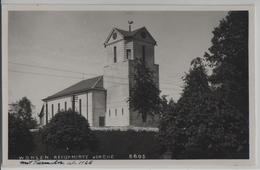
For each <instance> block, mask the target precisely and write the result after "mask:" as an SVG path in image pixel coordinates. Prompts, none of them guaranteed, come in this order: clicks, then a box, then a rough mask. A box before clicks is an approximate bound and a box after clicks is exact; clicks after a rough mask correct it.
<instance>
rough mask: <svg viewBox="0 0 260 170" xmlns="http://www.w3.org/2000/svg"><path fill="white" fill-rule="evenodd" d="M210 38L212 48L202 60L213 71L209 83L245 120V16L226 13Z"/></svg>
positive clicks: (246, 48)
mask: <svg viewBox="0 0 260 170" xmlns="http://www.w3.org/2000/svg"><path fill="white" fill-rule="evenodd" d="M213 34H214V37H213V38H212V40H211V42H212V46H211V47H210V48H209V53H206V54H205V56H204V57H205V59H206V60H207V61H208V64H209V66H210V67H212V68H213V74H212V75H211V76H210V82H211V83H212V85H215V86H216V87H219V88H218V93H221V95H222V97H224V98H226V100H227V101H228V102H229V103H230V104H232V105H233V106H234V107H236V108H237V109H238V110H240V111H241V112H242V113H243V114H244V115H245V116H248V105H249V99H248V96H249V92H248V89H249V88H248V12H247V11H237V12H236V11H234V12H229V13H228V15H227V16H226V18H224V19H223V20H222V21H221V22H220V24H219V26H218V27H217V28H215V29H214V31H213Z"/></svg>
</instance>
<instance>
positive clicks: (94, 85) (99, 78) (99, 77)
mask: <svg viewBox="0 0 260 170" xmlns="http://www.w3.org/2000/svg"><path fill="white" fill-rule="evenodd" d="M102 77H103V76H98V79H97V81H96V82H95V83H94V84H93V86H92V87H91V88H95V87H96V85H97V83H98V82H99V81H100V80H101V78H102Z"/></svg>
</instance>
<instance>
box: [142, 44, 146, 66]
mask: <svg viewBox="0 0 260 170" xmlns="http://www.w3.org/2000/svg"><path fill="white" fill-rule="evenodd" d="M142 58H143V62H145V45H143V46H142Z"/></svg>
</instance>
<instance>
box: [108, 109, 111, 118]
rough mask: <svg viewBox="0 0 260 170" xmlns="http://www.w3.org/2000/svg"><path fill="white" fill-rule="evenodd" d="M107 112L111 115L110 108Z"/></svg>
mask: <svg viewBox="0 0 260 170" xmlns="http://www.w3.org/2000/svg"><path fill="white" fill-rule="evenodd" d="M108 114H109V117H110V116H111V112H110V109H109V111H108Z"/></svg>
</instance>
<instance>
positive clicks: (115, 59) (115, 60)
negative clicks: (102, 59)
mask: <svg viewBox="0 0 260 170" xmlns="http://www.w3.org/2000/svg"><path fill="white" fill-rule="evenodd" d="M116 62H117V58H116V46H115V47H114V63H116Z"/></svg>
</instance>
